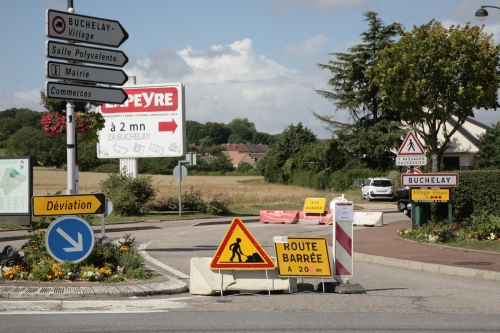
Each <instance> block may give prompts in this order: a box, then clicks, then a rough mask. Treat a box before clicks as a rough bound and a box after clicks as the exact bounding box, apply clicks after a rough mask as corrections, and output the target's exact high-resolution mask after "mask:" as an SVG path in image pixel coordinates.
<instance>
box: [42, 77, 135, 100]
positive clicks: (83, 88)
mask: <svg viewBox="0 0 500 333" xmlns="http://www.w3.org/2000/svg"><path fill="white" fill-rule="evenodd" d="M45 96H47V97H48V98H56V99H65V100H71V101H85V102H101V103H114V104H123V102H125V101H126V100H127V97H128V95H127V94H126V93H125V91H123V89H121V88H109V87H99V86H87V85H81V84H67V83H58V82H45Z"/></svg>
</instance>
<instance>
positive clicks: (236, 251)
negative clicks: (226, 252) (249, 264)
mask: <svg viewBox="0 0 500 333" xmlns="http://www.w3.org/2000/svg"><path fill="white" fill-rule="evenodd" d="M240 243H241V238H236V242H234V243H233V244H231V245H229V249H230V250H231V251H233V255H232V256H231V259H229V261H231V262H233V259H234V256H235V255H237V256H238V261H239V262H242V261H241V255H242V254H243V252H241V247H240ZM243 255H244V254H243Z"/></svg>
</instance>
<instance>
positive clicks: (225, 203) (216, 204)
mask: <svg viewBox="0 0 500 333" xmlns="http://www.w3.org/2000/svg"><path fill="white" fill-rule="evenodd" d="M229 204H230V202H229V200H228V199H227V198H226V197H225V196H224V195H223V194H215V195H214V196H213V197H212V199H211V200H210V201H208V202H205V201H204V200H203V196H202V194H201V191H200V190H195V189H194V187H191V188H190V189H189V191H186V192H184V193H183V194H182V209H183V210H185V211H196V212H199V213H206V214H212V215H225V214H227V213H229ZM145 209H146V210H147V211H176V210H179V197H178V196H172V197H159V198H155V199H154V200H151V201H150V202H148V203H147V204H146V205H145Z"/></svg>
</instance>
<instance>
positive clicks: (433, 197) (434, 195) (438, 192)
mask: <svg viewBox="0 0 500 333" xmlns="http://www.w3.org/2000/svg"><path fill="white" fill-rule="evenodd" d="M450 191H451V189H449V188H412V189H411V191H410V200H411V201H414V202H449V201H450Z"/></svg>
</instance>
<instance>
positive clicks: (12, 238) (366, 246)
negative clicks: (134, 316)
mask: <svg viewBox="0 0 500 333" xmlns="http://www.w3.org/2000/svg"><path fill="white" fill-rule="evenodd" d="M382 210H383V211H384V212H385V214H401V213H399V212H394V209H388V208H387V207H384V208H382ZM401 216H403V215H401ZM231 220H232V218H231V217H221V218H212V219H199V220H187V221H186V220H178V221H168V222H160V221H144V222H136V223H127V224H114V225H107V226H106V232H129V231H134V230H146V229H163V228H167V227H175V226H176V225H181V224H183V225H186V224H187V223H190V224H193V225H194V224H198V225H199V224H229V223H230V222H231ZM242 220H243V222H245V223H250V222H259V217H257V216H247V217H243V218H242ZM409 227H411V222H410V221H407V220H406V221H395V222H392V223H389V224H384V225H383V226H382V227H364V228H356V230H354V238H353V244H354V252H355V253H354V256H353V257H354V261H357V262H368V263H373V264H379V265H387V266H393V267H400V268H406V269H411V270H420V271H426V272H431V273H437V274H446V275H455V276H462V277H469V278H481V279H487V280H493V281H500V253H494V252H485V251H474V250H463V249H455V248H451V247H447V246H440V245H428V244H420V243H417V242H412V241H406V240H400V239H398V238H397V231H398V230H400V229H402V228H409ZM94 231H95V232H96V233H100V227H95V228H94ZM26 235H27V230H9V231H5V230H0V250H1V249H3V247H4V246H6V245H13V246H14V247H20V245H17V244H22V243H24V239H25V238H26ZM329 238H330V239H331V234H330V237H329ZM13 242H15V243H13ZM16 243H17V244H16ZM330 245H331V244H330ZM139 251H140V252H141V254H142V255H143V256H144V257H145V259H146V264H148V263H149V264H151V265H152V266H157V267H158V264H161V265H163V266H164V267H168V265H169V263H168V262H167V260H163V261H162V262H161V263H160V262H159V261H158V260H156V259H155V258H153V257H152V256H150V255H148V253H147V248H146V247H145V246H144V247H143V248H139ZM150 254H152V253H150ZM174 271H175V270H174ZM163 275H165V276H166V278H167V279H168V281H166V282H160V283H147V281H145V283H144V284H134V285H126V286H122V285H119V286H112V285H110V286H108V285H102V284H101V285H99V286H92V287H89V286H85V287H78V286H75V285H73V286H71V287H63V286H61V287H57V286H43V287H40V286H37V287H35V286H26V287H24V286H23V284H15V285H14V284H12V285H10V284H9V285H6V284H0V298H2V297H10V298H58V297H85V296H108V297H120V296H122V297H123V296H139V295H153V294H169V293H170V294H171V293H182V292H186V291H187V290H188V283H187V281H188V279H187V276H185V275H182V276H180V275H179V274H177V276H176V275H175V274H174V273H172V271H170V272H169V273H166V274H163Z"/></svg>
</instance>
